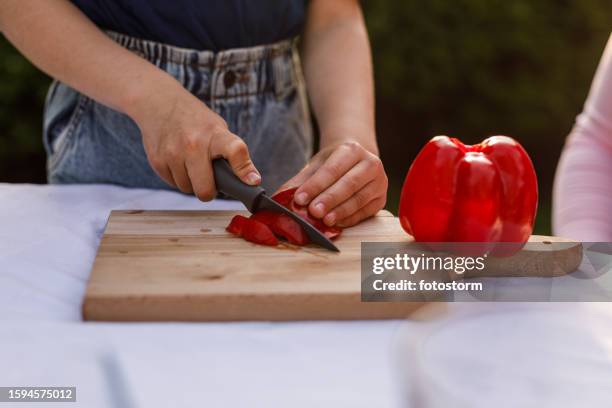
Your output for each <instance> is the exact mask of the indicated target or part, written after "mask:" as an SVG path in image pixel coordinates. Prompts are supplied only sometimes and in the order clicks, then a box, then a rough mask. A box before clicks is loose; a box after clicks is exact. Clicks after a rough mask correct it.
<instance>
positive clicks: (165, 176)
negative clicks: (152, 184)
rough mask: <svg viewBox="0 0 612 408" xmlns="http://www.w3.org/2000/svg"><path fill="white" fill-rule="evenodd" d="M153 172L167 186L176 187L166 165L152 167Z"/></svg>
mask: <svg viewBox="0 0 612 408" xmlns="http://www.w3.org/2000/svg"><path fill="white" fill-rule="evenodd" d="M153 170H155V173H157V175H158V176H159V177H160V178H161V179H162V180H164V181H165V182H166V183H167V184H168V185H170V186H172V187H176V183H175V182H174V178H173V177H172V172H171V171H170V167H168V165H163V166H158V167H153Z"/></svg>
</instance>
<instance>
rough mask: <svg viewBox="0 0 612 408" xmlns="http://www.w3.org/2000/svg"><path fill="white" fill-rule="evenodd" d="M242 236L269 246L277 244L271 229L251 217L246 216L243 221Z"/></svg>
mask: <svg viewBox="0 0 612 408" xmlns="http://www.w3.org/2000/svg"><path fill="white" fill-rule="evenodd" d="M242 237H243V238H244V239H246V240H247V241H251V242H254V243H256V244H262V245H270V246H276V245H278V239H276V236H274V233H273V232H272V230H270V228H269V227H268V226H267V225H266V224H264V223H263V222H259V221H257V220H254V219H252V218H248V219H247V221H246V222H245V223H244V227H243V229H242Z"/></svg>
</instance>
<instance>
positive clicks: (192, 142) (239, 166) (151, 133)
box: [130, 83, 261, 201]
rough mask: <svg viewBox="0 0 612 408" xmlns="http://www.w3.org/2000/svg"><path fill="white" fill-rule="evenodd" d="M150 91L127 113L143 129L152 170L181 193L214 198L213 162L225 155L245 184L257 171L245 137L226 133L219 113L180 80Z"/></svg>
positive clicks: (256, 181) (258, 177)
mask: <svg viewBox="0 0 612 408" xmlns="http://www.w3.org/2000/svg"><path fill="white" fill-rule="evenodd" d="M176 85H177V86H176V87H175V86H170V87H168V88H169V89H164V88H162V87H159V88H157V89H155V93H154V95H150V97H149V98H146V99H145V101H144V102H141V103H139V104H137V105H138V108H137V109H136V111H135V112H132V114H131V115H130V116H131V117H132V119H134V120H135V121H136V123H137V124H138V127H139V128H140V131H141V133H142V138H143V143H144V147H145V151H146V153H147V158H148V160H149V163H150V164H151V167H153V169H154V170H155V172H156V173H157V174H158V175H159V176H160V177H161V178H162V179H163V180H164V181H166V183H168V184H170V185H171V186H175V187H177V188H178V189H179V190H180V191H182V192H183V193H188V194H190V193H195V195H196V196H197V197H198V198H199V199H200V200H202V201H209V200H212V199H213V198H215V195H216V188H215V179H214V174H213V168H212V160H213V159H216V158H219V157H224V158H225V159H227V161H228V162H229V164H230V166H231V167H232V169H233V170H234V173H235V174H236V175H237V176H238V177H239V178H240V179H241V180H242V181H244V182H245V183H247V184H249V185H258V184H260V183H261V175H260V174H259V172H258V171H257V169H256V168H255V165H254V164H253V162H252V161H251V157H250V156H249V150H248V148H247V145H246V144H245V143H244V141H243V140H242V139H241V138H240V137H238V136H236V135H235V134H233V133H232V132H230V131H229V129H228V127H227V123H226V122H225V120H223V118H222V117H220V116H219V115H217V114H216V113H215V112H213V111H212V110H210V109H209V108H208V107H207V106H206V105H205V104H204V103H203V102H202V101H200V100H199V99H198V98H196V97H195V96H193V95H192V94H190V93H189V92H188V91H186V90H185V89H184V88H182V87H181V86H180V84H178V83H176Z"/></svg>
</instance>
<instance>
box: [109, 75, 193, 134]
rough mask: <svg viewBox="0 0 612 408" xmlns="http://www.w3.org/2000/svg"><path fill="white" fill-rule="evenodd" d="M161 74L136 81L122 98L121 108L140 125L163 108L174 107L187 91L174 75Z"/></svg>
mask: <svg viewBox="0 0 612 408" xmlns="http://www.w3.org/2000/svg"><path fill="white" fill-rule="evenodd" d="M160 74H161V75H159V76H158V77H157V78H151V79H149V80H148V81H142V82H140V83H136V84H135V86H134V87H132V89H129V90H127V91H126V92H125V93H124V97H123V98H122V100H121V105H120V106H119V108H120V110H121V111H122V112H124V113H125V114H126V115H128V116H129V117H130V118H132V119H133V120H134V121H135V122H136V123H137V124H139V125H140V123H142V122H143V121H145V120H147V119H148V118H154V117H156V116H157V115H159V114H160V113H161V112H160V111H161V110H162V109H163V108H169V107H172V106H173V105H174V104H175V100H176V98H177V97H178V96H179V95H180V94H181V93H182V92H187V91H186V90H185V89H184V88H183V87H182V86H181V84H180V83H178V81H176V80H175V79H174V78H173V77H171V76H169V75H167V74H165V73H160Z"/></svg>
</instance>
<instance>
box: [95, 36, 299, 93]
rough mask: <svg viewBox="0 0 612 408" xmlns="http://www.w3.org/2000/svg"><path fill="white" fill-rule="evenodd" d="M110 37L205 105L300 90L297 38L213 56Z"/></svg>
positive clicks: (141, 41)
mask: <svg viewBox="0 0 612 408" xmlns="http://www.w3.org/2000/svg"><path fill="white" fill-rule="evenodd" d="M106 33H107V35H108V36H109V37H110V38H111V39H113V40H114V41H115V42H117V43H118V44H120V45H121V46H123V47H124V48H126V49H128V50H130V51H132V52H134V53H135V54H137V55H139V56H141V57H142V58H144V59H146V60H147V61H149V62H151V63H153V64H154V65H156V66H158V67H159V68H160V69H162V70H164V71H166V72H168V73H169V74H171V75H172V76H174V77H175V78H176V79H177V80H178V81H179V82H180V83H181V84H182V85H183V86H184V87H185V88H187V90H189V91H190V92H192V93H193V94H195V95H196V96H199V97H202V98H203V99H205V100H206V99H216V98H223V99H226V98H245V97H249V96H255V95H258V94H261V93H265V92H274V93H275V94H277V95H278V96H280V97H282V96H283V95H284V94H286V93H287V92H288V91H289V90H290V89H294V88H295V86H296V83H297V81H298V80H299V77H300V76H301V71H300V63H299V56H298V53H297V47H296V42H297V41H296V39H289V40H284V41H281V42H278V43H274V44H269V45H260V46H256V47H250V48H236V49H230V50H223V51H219V52H213V51H198V50H192V49H187V48H180V47H175V46H172V45H168V44H163V43H158V42H155V41H150V40H143V39H139V38H134V37H130V36H127V35H124V34H120V33H116V32H113V31H107V32H106Z"/></svg>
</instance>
